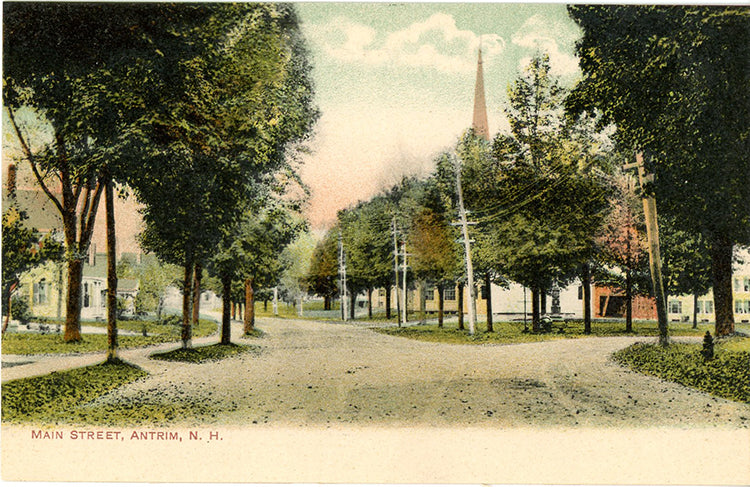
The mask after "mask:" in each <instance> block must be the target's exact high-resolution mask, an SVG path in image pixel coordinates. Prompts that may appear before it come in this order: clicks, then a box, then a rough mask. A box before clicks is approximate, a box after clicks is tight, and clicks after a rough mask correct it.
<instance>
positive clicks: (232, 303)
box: [227, 296, 237, 320]
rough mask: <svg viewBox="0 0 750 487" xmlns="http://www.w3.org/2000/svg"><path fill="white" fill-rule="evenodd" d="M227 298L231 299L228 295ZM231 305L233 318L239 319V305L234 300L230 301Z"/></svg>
mask: <svg viewBox="0 0 750 487" xmlns="http://www.w3.org/2000/svg"><path fill="white" fill-rule="evenodd" d="M227 299H230V298H229V297H228V296H227ZM229 307H230V311H231V314H232V319H233V320H236V319H237V305H236V304H235V302H234V301H231V302H230V303H229Z"/></svg>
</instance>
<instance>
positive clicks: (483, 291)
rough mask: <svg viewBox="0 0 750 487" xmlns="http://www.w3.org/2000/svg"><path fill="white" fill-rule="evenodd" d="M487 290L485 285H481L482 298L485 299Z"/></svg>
mask: <svg viewBox="0 0 750 487" xmlns="http://www.w3.org/2000/svg"><path fill="white" fill-rule="evenodd" d="M487 290H488V286H487V285H484V286H482V299H487V294H488V292H487Z"/></svg>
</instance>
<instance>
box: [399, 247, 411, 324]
mask: <svg viewBox="0 0 750 487" xmlns="http://www.w3.org/2000/svg"><path fill="white" fill-rule="evenodd" d="M401 255H403V256H404V264H403V267H402V270H403V274H404V276H403V283H404V290H403V293H402V295H403V299H404V302H403V306H402V308H401V309H402V312H403V313H404V315H403V323H404V325H406V321H407V318H408V311H407V307H406V306H407V302H406V290H407V288H408V286H407V285H406V283H407V280H406V269H407V268H408V267H409V264H408V263H407V261H406V258H407V257H408V256H409V254H407V253H406V241H405V240H404V241H402V242H401Z"/></svg>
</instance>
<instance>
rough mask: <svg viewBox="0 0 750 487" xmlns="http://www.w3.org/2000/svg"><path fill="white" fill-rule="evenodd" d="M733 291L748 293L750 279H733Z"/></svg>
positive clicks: (749, 290)
mask: <svg viewBox="0 0 750 487" xmlns="http://www.w3.org/2000/svg"><path fill="white" fill-rule="evenodd" d="M734 290H735V291H738V292H745V293H746V292H750V277H735V278H734Z"/></svg>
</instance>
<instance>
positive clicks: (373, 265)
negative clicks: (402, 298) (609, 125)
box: [338, 195, 393, 292]
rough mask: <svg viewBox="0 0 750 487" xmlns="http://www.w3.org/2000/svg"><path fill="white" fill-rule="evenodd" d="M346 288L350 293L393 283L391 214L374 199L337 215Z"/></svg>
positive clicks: (384, 203)
mask: <svg viewBox="0 0 750 487" xmlns="http://www.w3.org/2000/svg"><path fill="white" fill-rule="evenodd" d="M338 221H339V228H340V230H341V235H342V240H343V245H344V252H346V266H347V267H346V276H347V284H348V285H349V287H350V289H351V290H353V292H356V291H358V290H363V289H369V288H374V287H380V286H386V285H390V284H391V283H392V282H393V234H392V226H391V225H392V211H391V208H390V205H388V202H387V200H386V199H385V198H384V197H383V196H382V195H378V196H376V197H374V198H372V199H370V200H369V201H366V202H360V203H359V204H357V205H356V206H354V207H352V208H348V209H346V210H342V211H340V212H339V214H338Z"/></svg>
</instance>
